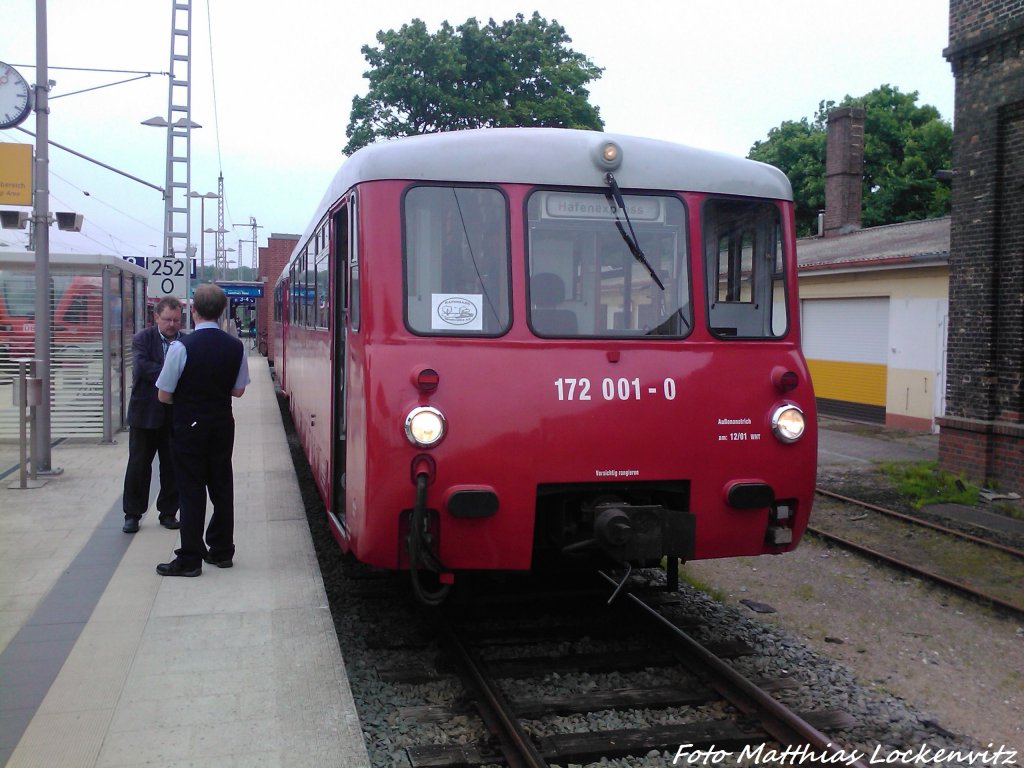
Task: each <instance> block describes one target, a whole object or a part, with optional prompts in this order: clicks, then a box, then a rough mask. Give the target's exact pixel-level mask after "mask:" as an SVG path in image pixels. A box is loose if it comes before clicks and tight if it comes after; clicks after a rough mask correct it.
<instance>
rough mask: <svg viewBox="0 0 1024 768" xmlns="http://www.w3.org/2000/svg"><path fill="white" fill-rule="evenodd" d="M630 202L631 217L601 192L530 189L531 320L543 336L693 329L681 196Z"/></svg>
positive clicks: (666, 333) (675, 334) (675, 333)
mask: <svg viewBox="0 0 1024 768" xmlns="http://www.w3.org/2000/svg"><path fill="white" fill-rule="evenodd" d="M625 203H626V207H627V211H626V213H627V214H628V217H629V221H628V223H627V222H626V220H625V217H624V215H623V212H622V211H619V210H618V209H617V208H615V207H614V206H613V203H612V200H611V198H610V196H608V195H606V194H603V193H589V192H587V193H583V192H562V191H538V192H535V193H533V194H532V195H531V196H530V199H529V203H528V216H529V222H528V226H529V242H528V247H529V269H530V274H529V278H530V280H529V292H530V296H529V301H530V315H529V322H530V327H531V328H532V329H533V332H534V333H536V334H537V335H538V336H548V337H560V338H571V337H577V338H579V337H601V338H617V337H618V338H632V337H638V336H652V337H670V338H679V337H682V336H685V335H687V334H688V333H689V332H690V328H691V326H692V324H693V322H692V314H691V308H690V278H689V271H688V269H687V264H688V259H687V236H686V210H685V207H684V206H683V203H682V201H680V200H679V198H677V197H669V196H646V195H645V196H641V195H626V196H625ZM630 224H631V225H632V231H633V232H635V234H636V240H637V242H636V243H633V242H632V239H631V236H630V235H629V234H628V233H629V231H630V230H629V225H630ZM634 251H637V252H634ZM659 281H660V285H659Z"/></svg>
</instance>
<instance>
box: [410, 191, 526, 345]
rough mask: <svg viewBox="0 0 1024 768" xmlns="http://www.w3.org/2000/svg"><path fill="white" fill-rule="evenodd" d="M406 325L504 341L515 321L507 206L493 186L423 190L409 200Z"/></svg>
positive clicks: (417, 329)
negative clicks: (503, 336)
mask: <svg viewBox="0 0 1024 768" xmlns="http://www.w3.org/2000/svg"><path fill="white" fill-rule="evenodd" d="M402 214H403V221H404V230H403V242H402V245H403V264H404V270H405V273H404V277H405V322H406V325H407V326H408V328H409V329H410V330H411V331H413V332H414V333H419V334H430V335H450V336H498V335H501V334H503V333H505V332H506V331H507V330H508V328H509V324H510V321H511V314H510V311H509V303H510V301H509V292H510V267H511V261H510V256H509V232H508V203H507V201H506V199H505V196H504V195H503V194H502V193H501V192H500V191H499V190H497V189H494V188H492V187H459V186H416V187H410V188H409V189H408V190H406V193H405V196H404V198H403V209H402Z"/></svg>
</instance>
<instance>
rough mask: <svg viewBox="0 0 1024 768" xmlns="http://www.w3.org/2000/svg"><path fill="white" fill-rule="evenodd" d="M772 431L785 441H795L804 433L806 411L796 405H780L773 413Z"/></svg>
mask: <svg viewBox="0 0 1024 768" xmlns="http://www.w3.org/2000/svg"><path fill="white" fill-rule="evenodd" d="M772 432H774V433H775V436H776V437H777V438H779V440H781V441H782V442H784V443H795V442H796V441H797V440H799V439H800V438H801V436H802V435H803V434H804V412H803V411H801V410H800V409H799V408H797V407H796V406H795V405H780V406H779V407H778V408H776V409H775V413H773V414H772Z"/></svg>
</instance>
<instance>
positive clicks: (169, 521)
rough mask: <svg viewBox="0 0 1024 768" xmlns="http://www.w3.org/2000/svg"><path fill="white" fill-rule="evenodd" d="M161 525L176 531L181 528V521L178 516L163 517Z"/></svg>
mask: <svg viewBox="0 0 1024 768" xmlns="http://www.w3.org/2000/svg"><path fill="white" fill-rule="evenodd" d="M160 525H162V526H163V527H164V528H170V529H171V530H172V531H176V530H178V529H179V528H181V523H179V522H178V520H177V518H174V517H161V518H160Z"/></svg>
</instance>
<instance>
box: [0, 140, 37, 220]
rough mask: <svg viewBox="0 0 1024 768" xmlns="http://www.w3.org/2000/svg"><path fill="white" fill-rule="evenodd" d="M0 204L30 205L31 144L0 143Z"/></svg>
mask: <svg viewBox="0 0 1024 768" xmlns="http://www.w3.org/2000/svg"><path fill="white" fill-rule="evenodd" d="M0 205H32V145H31V144H10V143H6V144H5V143H0Z"/></svg>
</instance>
